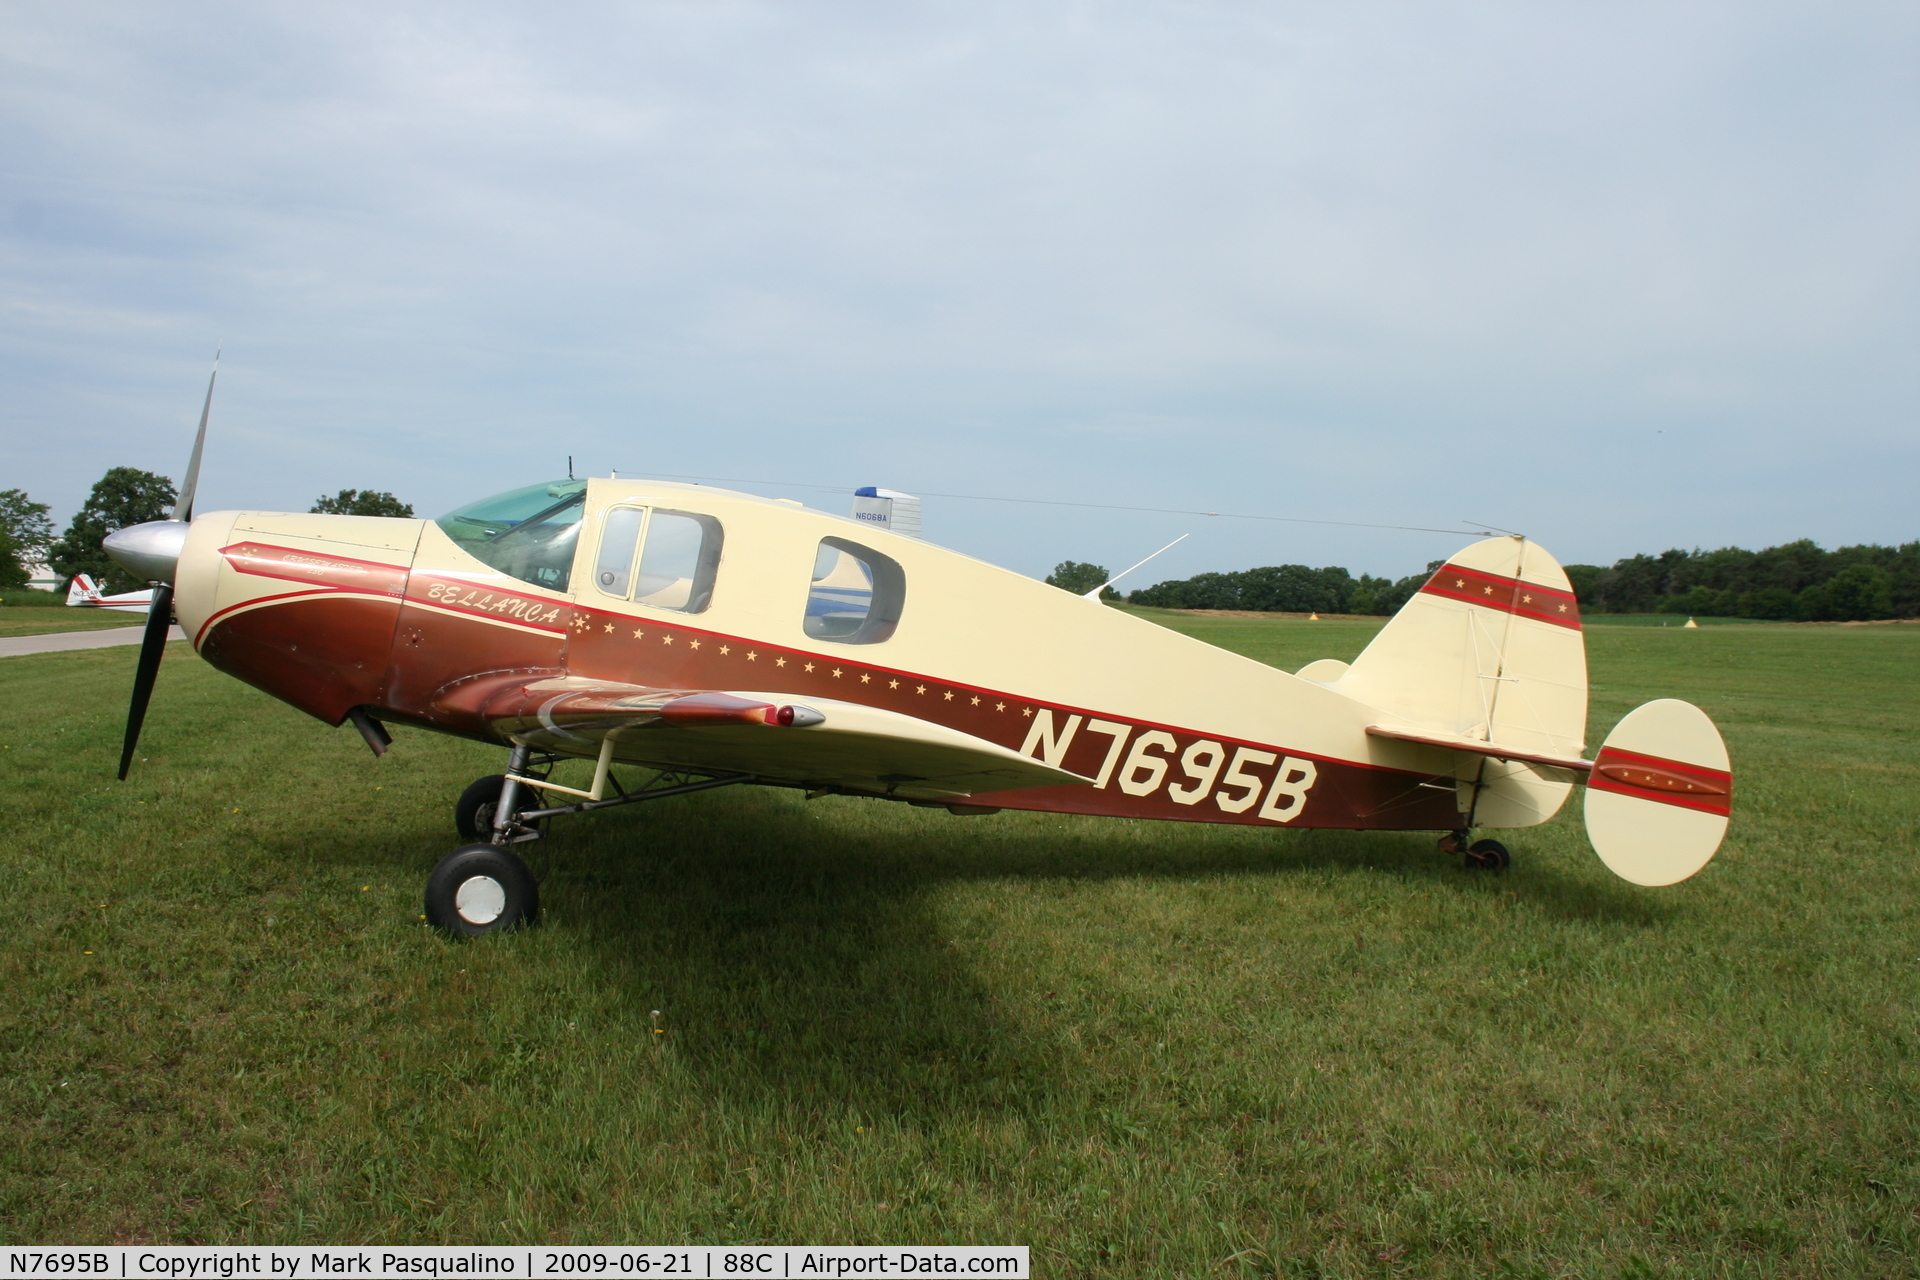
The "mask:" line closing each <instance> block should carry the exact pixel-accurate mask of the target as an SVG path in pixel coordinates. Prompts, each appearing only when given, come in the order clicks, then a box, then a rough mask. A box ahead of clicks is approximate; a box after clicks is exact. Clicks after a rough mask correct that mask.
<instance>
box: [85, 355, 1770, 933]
mask: <svg viewBox="0 0 1920 1280" xmlns="http://www.w3.org/2000/svg"><path fill="white" fill-rule="evenodd" d="M211 390H212V389H211V386H209V396H211ZM204 436H205V415H204V414H203V415H202V423H201V437H200V440H197V441H196V443H195V446H194V458H193V462H192V463H191V464H190V466H189V471H188V477H187V481H186V484H185V485H184V486H183V489H182V494H181V498H180V504H179V507H178V509H177V510H176V512H175V518H174V519H173V520H171V521H155V522H153V523H151V524H144V525H138V526H135V527H132V528H129V529H124V530H121V531H120V532H118V533H115V534H113V535H112V536H110V537H109V538H108V539H107V542H106V546H107V550H108V551H109V553H110V554H111V555H112V556H113V557H114V559H115V560H116V561H118V562H119V563H120V564H122V565H124V566H126V567H127V569H129V570H130V571H131V572H132V573H133V574H134V576H135V577H136V578H140V579H145V580H150V581H152V582H153V583H154V584H155V593H156V604H155V607H154V609H153V611H152V613H151V615H150V617H149V620H148V627H147V633H146V637H145V643H144V644H143V646H142V650H141V654H140V661H139V667H138V672H137V675H136V679H135V685H134V693H133V702H132V707H131V710H130V714H129V717H128V724H127V733H126V740H125V743H124V750H123V754H122V756H121V763H120V776H121V777H122V778H125V777H126V774H127V768H128V766H129V764H130V763H131V761H132V758H133V752H134V748H135V744H136V743H137V741H138V737H139V733H140V727H141V722H142V719H143V718H144V716H145V713H146V707H147V703H148V699H149V697H150V696H151V693H152V688H153V682H154V677H155V674H156V672H157V670H158V666H159V660H160V654H161V651H162V649H163V647H164V645H165V642H166V640H165V638H166V634H167V625H168V622H169V620H170V616H171V615H176V614H177V616H178V619H179V622H180V625H181V626H182V627H184V628H185V630H186V634H187V635H188V637H189V638H190V639H191V642H192V644H193V646H194V648H195V649H196V650H197V651H198V652H199V654H200V656H201V657H203V658H205V659H206V660H207V661H208V662H210V663H212V664H213V665H214V666H216V667H218V668H220V669H221V670H223V671H226V672H228V673H229V674H231V675H234V676H236V677H238V678H239V679H241V680H244V681H246V682H247V683H249V684H252V685H254V686H256V687H257V688H260V689H262V690H265V691H266V692H268V693H270V694H272V695H273V696H275V697H277V698H280V699H282V700H283V701H285V702H288V703H290V704H292V705H293V706H295V707H298V708H299V709H301V710H302V711H305V712H307V713H308V714H309V715H312V716H314V717H316V718H317V719H319V720H322V721H324V722H325V723H327V724H329V725H335V726H338V725H340V724H342V723H344V722H351V723H352V724H353V725H354V726H355V727H356V728H357V729H358V730H359V731H360V733H361V734H362V735H363V736H364V737H365V738H366V741H367V743H368V745H369V746H370V747H371V748H372V749H373V751H374V752H375V753H376V754H379V753H382V752H384V751H385V750H386V749H387V747H388V745H389V743H390V741H391V739H390V738H389V736H388V734H387V732H386V729H385V726H386V725H389V724H399V725H410V726H414V727H418V728H422V729H429V730H433V731H435V732H439V733H448V734H454V735H457V736H460V737H465V738H470V739H473V740H474V741H477V742H486V743H493V744H498V745H501V746H504V747H506V748H507V749H508V756H507V766H506V770H505V772H504V773H503V774H494V775H490V776H488V777H484V778H481V779H480V780H478V781H477V782H475V783H474V784H473V785H472V786H471V787H469V788H468V789H467V791H466V793H465V794H464V795H462V796H461V797H460V798H459V801H458V803H457V805H456V806H455V822H456V826H457V827H458V829H459V832H460V834H461V836H462V837H463V838H464V839H465V840H467V841H468V843H465V844H462V845H461V846H460V847H459V848H456V849H455V850H454V851H453V852H451V853H449V854H448V855H447V856H446V857H445V858H444V859H443V860H442V861H441V862H440V864H439V865H438V866H437V867H436V868H435V869H434V871H433V873H432V875H431V876H429V877H428V881H427V889H426V912H427V916H428V918H429V919H430V920H432V921H433V922H434V923H435V924H436V925H439V926H442V927H444V928H446V929H448V930H451V931H453V932H455V933H460V934H479V933H486V932H489V931H492V930H497V929H503V928H508V927H511V926H513V925H516V924H521V923H525V922H528V921H531V920H532V919H533V918H534V917H535V916H536V914H537V913H538V911H539V891H538V887H537V885H536V883H535V881H534V878H533V876H532V875H531V873H530V872H529V871H528V869H527V867H526V865H525V864H524V863H523V862H522V861H521V859H520V858H519V857H518V856H516V854H515V853H514V851H513V846H515V845H517V844H521V843H524V842H526V841H530V840H536V839H538V838H540V836H541V834H542V830H543V824H545V823H548V822H550V821H551V820H553V819H557V818H559V817H561V816H563V815H566V814H574V813H580V812H584V811H587V810H593V809H602V808H608V807H612V806H616V805H625V804H634V803H639V802H642V801H647V800H655V799H659V798H662V797H665V796H673V795H684V794H686V793H688V792H693V791H701V790H707V789H711V788H716V787H725V786H732V785H737V784H743V783H751V784H755V785H760V786H775V787H791V788H795V789H798V790H802V791H805V792H806V793H807V794H808V795H809V796H810V797H814V796H821V795H829V794H831V795H849V796H867V797H871V798H873V799H875V800H886V801H898V802H904V803H908V804H914V805H922V806H933V807H942V808H945V809H946V810H947V811H948V812H950V813H954V814H962V815H967V814H989V813H994V812H997V811H999V810H1001V809H1029V810H1043V811H1048V812H1055V813H1073V814H1096V815H1104V816H1112V817H1128V818H1158V819H1167V820H1173V821H1186V822H1224V823H1240V824H1245V825H1250V826H1261V827H1274V828H1283V829H1285V828H1303V827H1339V828H1350V829H1373V830H1391V831H1420V830H1425V831H1437V832H1441V833H1443V835H1442V837H1441V842H1440V844H1441V848H1442V849H1443V850H1444V851H1449V852H1456V853H1462V854H1464V855H1465V857H1466V859H1467V862H1468V865H1470V866H1477V867H1484V868H1489V869H1494V870H1499V869H1502V868H1504V867H1505V866H1506V865H1507V863H1508V852H1507V850H1506V848H1505V847H1504V846H1503V845H1501V844H1500V843H1499V842H1498V841H1496V840H1491V839H1478V840H1476V839H1474V838H1473V837H1472V834H1471V832H1472V831H1473V829H1475V828H1489V829H1504V828H1516V827H1528V826H1534V825H1536V824H1539V823H1542V822H1545V821H1547V820H1548V819H1549V818H1551V817H1552V816H1553V815H1554V813H1555V812H1556V811H1557V810H1558V809H1559V807H1560V805H1561V804H1562V802H1563V801H1564V800H1565V799H1566V798H1567V795H1568V793H1569V792H1570V791H1571V790H1572V788H1573V787H1574V785H1575V784H1577V783H1585V784H1586V785H1587V794H1586V815H1585V816H1586V826H1587V831H1588V835H1589V838H1590V840H1591V841H1592V843H1593V846H1594V848H1595V849H1596V851H1597V852H1598V853H1599V855H1600V857H1601V858H1602V860H1603V861H1604V862H1605V863H1606V864H1607V865H1608V866H1609V867H1611V868H1612V869H1613V870H1614V871H1615V872H1616V873H1618V874H1619V875H1621V876H1622V877H1624V878H1626V879H1627V880H1630V881H1632V882H1634V883H1636V884H1641V885H1664V884H1672V883H1674V882H1677V881H1679V880H1683V879H1685V878H1686V877H1687V876H1690V875H1692V874H1693V873H1694V872H1696V871H1698V870H1699V869H1700V868H1701V867H1702V866H1704V865H1705V863H1706V862H1707V860H1708V859H1709V858H1710V857H1712V856H1713V853H1714V851H1715V849H1716V848H1717V847H1718V846H1719V843H1720V840H1721V837H1722V835H1723V834H1724V833H1725V831H1726V827H1727V821H1728V814H1729V808H1730V804H1731V800H1732V775H1731V773H1730V772H1729V765H1728V759H1727V752H1726V748H1725V746H1724V745H1723V744H1722V742H1721V739H1720V735H1719V733H1718V732H1717V731H1716V730H1715V728H1714V726H1713V724H1712V722H1711V721H1710V720H1709V719H1708V718H1707V716H1706V715H1705V714H1704V713H1702V712H1701V711H1699V710H1698V709H1697V708H1695V707H1693V706H1691V705H1689V704H1687V703H1684V702H1679V701H1673V700H1662V701H1657V702H1652V703H1648V704H1646V705H1645V706H1642V707H1640V708H1639V709H1638V710H1636V711H1634V712H1632V713H1631V714H1630V715H1628V716H1627V717H1626V718H1625V719H1624V720H1622V721H1621V722H1620V723H1619V725H1618V726H1617V727H1616V728H1615V729H1614V731H1613V732H1612V734H1610V735H1609V736H1608V738H1607V740H1606V742H1605V744H1604V745H1603V746H1602V747H1601V749H1600V751H1599V752H1598V753H1597V755H1596V756H1595V757H1594V758H1592V759H1587V758H1584V757H1583V755H1582V751H1583V749H1584V743H1585V736H1586V717H1587V674H1586V657H1585V650H1584V647H1583V642H1582V635H1581V629H1580V610H1579V605H1578V603H1577V601H1576V600H1575V598H1574V595H1573V593H1572V591H1571V590H1570V588H1569V585H1568V582H1567V578H1566V575H1565V574H1564V573H1562V572H1561V569H1560V566H1559V565H1558V564H1556V563H1555V562H1554V560H1553V558H1552V557H1551V556H1549V555H1548V554H1547V553H1546V552H1545V551H1544V550H1542V549H1541V548H1540V547H1539V546H1538V545H1536V544H1534V543H1532V542H1530V541H1527V540H1526V539H1524V538H1519V537H1498V538H1487V539H1485V540H1482V541H1478V542H1475V543H1474V544H1473V545H1471V546H1468V547H1467V548H1465V549H1464V550H1462V551H1460V552H1459V553H1458V554H1456V555H1455V556H1453V557H1452V558H1451V559H1450V560H1448V561H1447V562H1446V564H1445V566H1444V567H1443V568H1441V569H1440V570H1439V571H1438V572H1436V573H1435V574H1434V575H1433V576H1432V578H1431V579H1430V580H1429V581H1428V582H1427V583H1426V585H1425V586H1424V587H1423V588H1422V589H1421V590H1420V592H1419V593H1418V594H1417V595H1415V596H1414V597H1413V599H1412V600H1410V601H1409V602H1408V603H1407V605H1406V606H1405V607H1404V608H1403V609H1401V610H1400V612H1399V613H1398V614H1397V615H1395V616H1394V617H1393V618H1392V619H1391V620H1390V621H1389V622H1388V623H1387V624H1386V625H1385V626H1384V627H1383V628H1382V629H1381V631H1380V632H1379V634H1378V635H1377V636H1375V638H1374V639H1373V641H1372V642H1371V643H1370V644H1369V645H1368V646H1367V648H1366V650H1365V651H1364V652H1363V653H1361V654H1360V656H1359V657H1358V658H1357V659H1355V661H1354V662H1353V663H1352V664H1351V665H1349V664H1347V663H1344V662H1340V661H1336V660H1333V659H1322V660H1320V661H1317V662H1313V663H1310V664H1308V665H1307V666H1306V667H1304V668H1302V669H1301V670H1300V671H1299V672H1298V673H1294V674H1289V673H1287V672H1284V671H1279V670H1276V669H1274V668H1272V667H1269V666H1266V665H1264V664H1262V663H1259V662H1255V661H1253V660H1252V659H1250V658H1244V657H1241V656H1239V655H1237V654H1233V653H1229V652H1226V651H1225V650H1222V649H1218V648H1215V647H1213V646H1211V645H1208V644H1205V643H1203V642H1201V641H1199V640H1195V639H1192V638H1190V637H1188V636H1184V635H1181V634H1179V633H1178V632H1174V631H1170V630H1167V629H1166V628H1164V627H1160V626H1157V625H1155V624H1153V623H1151V622H1148V621H1145V620H1143V619H1140V618H1137V617H1133V616H1131V615H1129V614H1127V613H1124V612H1121V611H1119V610H1115V609H1111V608H1108V607H1106V606H1104V605H1101V604H1100V603H1098V601H1097V600H1091V599H1086V598H1083V597H1081V596H1078V595H1075V594H1072V593H1070V592H1067V591H1062V590H1060V589H1058V588H1055V587H1051V586H1048V585H1046V584H1044V583H1040V582H1036V581H1034V580H1033V579H1031V578H1027V577H1023V576H1021V575H1020V574H1017V573H1013V572H1011V571H1009V570H1006V569H1001V568H996V567H995V566H993V565H990V564H986V563H983V562H982V561H979V560H976V559H974V558H972V557H970V556H966V555H963V554H961V553H959V552H956V551H950V550H946V549H944V548H941V547H937V546H934V545H931V544H929V543H927V542H924V541H921V540H919V539H918V538H915V537H911V536H907V535H904V534H901V533H897V532H893V531H889V530H887V529H885V528H881V527H875V526H874V525H872V524H869V523H861V522H856V521H854V520H852V519H849V518H843V517H839V516H834V515H829V514H826V513H823V512H820V511H816V510H809V509H806V508H803V507H801V506H800V505H799V504H797V503H794V502H792V501H789V500H784V499H781V500H772V499H767V498H760V497H755V496H753V495H750V494H746V493H737V492H730V491H726V490H720V489H712V488H706V487H701V486H695V485H683V484H672V483H667V482H662V481H646V480H599V479H592V480H561V481H553V482H542V483H536V484H529V485H525V486H522V487H520V488H516V489H513V490H511V491H509V492H507V493H502V494H499V495H497V496H495V497H491V498H486V499H483V500H482V501H479V502H475V503H472V504H471V505H468V506H464V507H461V508H460V509H458V510H456V511H454V512H452V513H450V514H448V515H445V516H442V517H441V518H440V519H438V520H413V519H388V518H375V517H364V516H340V515H302V514H289V513H274V512H259V511H218V512H209V513H207V514H204V515H198V516H196V515H194V513H193V495H194V490H195V487H196V483H197V475H198V470H199V456H200V448H201V441H203V440H204ZM569 760H580V761H584V762H591V765H592V773H591V780H590V781H587V780H586V779H585V778H584V777H583V778H581V779H577V780H576V781H586V782H587V785H585V786H576V785H569V784H563V783H561V782H558V781H556V780H555V777H554V773H555V766H556V765H558V764H560V763H562V762H564V761H569ZM616 764H618V765H638V766H644V767H645V768H646V769H648V770H652V771H656V772H655V773H654V776H653V777H652V778H651V779H650V780H649V781H647V782H646V783H645V784H644V785H641V786H638V787H635V788H632V789H626V788H623V787H622V786H621V785H620V783H619V782H618V780H617V779H616V777H615V775H614V773H613V772H612V767H613V766H614V765H616ZM536 795H537V797H538V798H535V797H536Z"/></svg>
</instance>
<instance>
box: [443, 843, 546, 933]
mask: <svg viewBox="0 0 1920 1280" xmlns="http://www.w3.org/2000/svg"><path fill="white" fill-rule="evenodd" d="M426 907H427V922H428V923H429V924H432V925H433V926H434V927H435V928H437V929H445V930H447V931H448V932H449V933H454V934H458V935H460V936H462V937H468V938H473V937H478V936H479V935H480V934H483V933H498V932H500V931H501V930H503V929H512V928H515V927H517V926H519V925H523V924H532V923H533V922H534V920H535V919H537V918H538V917H539V915H540V886H539V884H538V883H536V882H535V880H534V878H533V873H532V872H531V871H529V870H527V864H526V863H524V862H522V861H520V859H519V857H518V856H516V855H515V854H514V853H513V852H512V851H511V850H508V849H502V848H499V847H497V846H495V845H490V844H470V845H463V846H462V847H460V848H458V849H455V850H454V851H453V852H452V853H450V854H448V855H447V856H446V857H444V858H442V859H440V865H439V866H437V867H435V868H434V869H433V874H432V875H430V876H428V877H427V901H426Z"/></svg>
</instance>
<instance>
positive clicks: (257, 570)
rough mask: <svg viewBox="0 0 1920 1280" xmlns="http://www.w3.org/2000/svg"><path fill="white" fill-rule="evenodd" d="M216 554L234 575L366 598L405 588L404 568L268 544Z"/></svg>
mask: <svg viewBox="0 0 1920 1280" xmlns="http://www.w3.org/2000/svg"><path fill="white" fill-rule="evenodd" d="M220 555H221V557H222V558H224V559H225V560H226V562H227V563H228V564H229V565H231V566H232V567H233V569H234V571H235V572H237V573H244V574H247V575H249V576H250V577H255V578H277V579H279V580H280V581H282V582H298V583H301V584H303V585H305V586H311V587H324V588H329V589H331V590H334V591H352V592H360V593H364V594H367V595H383V596H400V595H402V594H404V592H405V589H406V581H407V571H406V569H405V567H403V566H401V565H397V564H383V563H381V562H380V561H378V560H355V559H351V558H349V557H347V556H327V555H315V554H314V553H312V552H310V551H300V550H296V549H295V548H293V547H278V546H274V545H273V544H272V543H268V542H236V543H234V544H232V545H231V546H225V547H222V548H220Z"/></svg>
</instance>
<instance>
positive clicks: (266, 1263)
mask: <svg viewBox="0 0 1920 1280" xmlns="http://www.w3.org/2000/svg"><path fill="white" fill-rule="evenodd" d="M0 1261H4V1262H5V1263H6V1270H5V1272H4V1274H5V1275H7V1276H87V1277H96V1276H105V1277H109V1278H111V1280H128V1278H133V1280H145V1277H150V1276H159V1277H165V1278H166V1280H239V1278H241V1277H255V1276H259V1277H264V1278H265V1280H276V1278H277V1280H325V1278H326V1277H334V1276H398V1277H417V1276H428V1277H440V1276H457V1277H473V1276H487V1277H512V1278H513V1280H546V1278H547V1277H568V1278H569V1280H573V1278H577V1277H583V1276H649V1277H659V1276H666V1277H673V1278H674V1280H681V1278H683V1277H700V1278H701V1280H707V1278H708V1277H719V1278H720V1280H729V1278H731V1277H739V1276H752V1277H780V1278H781V1280H787V1278H788V1277H794V1278H798V1277H808V1278H812V1277H822V1276H825V1277H832V1280H845V1278H847V1277H868V1276H1000V1277H1012V1278H1013V1280H1026V1278H1027V1277H1028V1276H1029V1275H1030V1274H1031V1272H1030V1271H1029V1270H1028V1262H1027V1246H1025V1245H732V1246H712V1245H699V1246H686V1247H679V1248H674V1247H669V1246H666V1245H647V1246H630V1247H622V1248H613V1247H600V1246H566V1247H560V1246H538V1247H534V1248H528V1247H526V1246H524V1245H515V1246H506V1245H473V1246H466V1247H462V1246H459V1245H395V1246H392V1247H384V1246H374V1247H366V1248H361V1247H342V1246H335V1245H319V1246H308V1247H302V1248H297V1249H296V1248H288V1247H286V1246H266V1245H189V1244H175V1245H111V1246H107V1247H104V1248H7V1249H6V1250H4V1256H3V1257H0Z"/></svg>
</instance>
